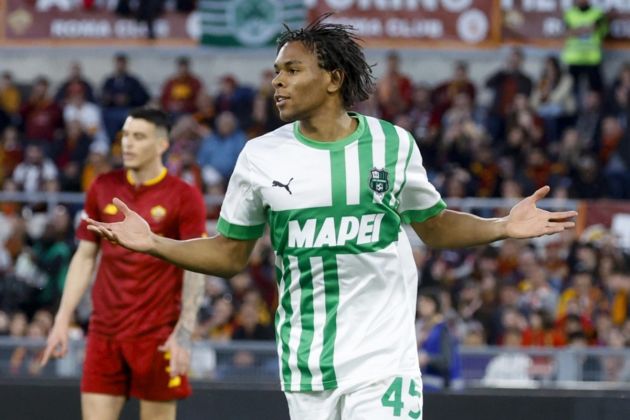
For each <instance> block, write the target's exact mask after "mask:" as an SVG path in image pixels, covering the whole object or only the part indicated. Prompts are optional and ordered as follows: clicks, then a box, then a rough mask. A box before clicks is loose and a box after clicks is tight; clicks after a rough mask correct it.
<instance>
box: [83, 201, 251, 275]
mask: <svg viewBox="0 0 630 420" xmlns="http://www.w3.org/2000/svg"><path fill="white" fill-rule="evenodd" d="M113 203H114V205H115V206H116V207H117V208H118V209H119V210H120V211H121V212H122V213H123V215H124V216H125V219H124V220H123V221H122V222H117V223H103V222H97V221H96V220H92V219H88V220H87V222H88V229H89V230H91V231H92V232H95V233H97V234H99V235H101V236H102V237H104V238H105V239H107V240H108V241H110V242H112V243H115V244H119V245H122V246H124V247H125V248H127V249H130V250H132V251H138V252H144V253H147V254H150V255H153V256H155V257H158V258H161V259H163V260H165V261H168V262H170V263H172V264H175V265H177V266H179V267H181V268H183V269H185V270H189V271H195V272H198V273H205V274H212V275H215V276H221V277H232V276H233V275H235V274H237V273H239V272H241V271H242V270H243V268H245V265H246V264H247V260H248V259H249V255H250V254H251V252H252V249H253V248H254V245H255V244H256V240H255V239H251V240H236V239H230V238H226V237H224V236H221V235H217V236H214V237H212V238H199V239H189V240H185V241H180V240H175V239H169V238H165V237H163V236H159V235H156V234H154V233H153V232H151V229H150V228H149V224H148V223H147V222H146V221H145V220H144V219H143V218H142V217H140V215H138V213H136V212H134V211H132V210H130V209H129V207H127V205H126V204H125V203H123V202H122V201H120V200H119V199H117V198H115V199H114V201H113Z"/></svg>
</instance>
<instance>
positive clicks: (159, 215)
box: [151, 206, 166, 222]
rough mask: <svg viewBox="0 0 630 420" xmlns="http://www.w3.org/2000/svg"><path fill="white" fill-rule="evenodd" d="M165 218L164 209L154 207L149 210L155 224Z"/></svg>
mask: <svg viewBox="0 0 630 420" xmlns="http://www.w3.org/2000/svg"><path fill="white" fill-rule="evenodd" d="M165 216H166V209H165V208H164V207H162V206H155V207H153V208H152V209H151V217H152V218H153V220H155V221H156V222H160V221H162V220H163V219H164V217H165Z"/></svg>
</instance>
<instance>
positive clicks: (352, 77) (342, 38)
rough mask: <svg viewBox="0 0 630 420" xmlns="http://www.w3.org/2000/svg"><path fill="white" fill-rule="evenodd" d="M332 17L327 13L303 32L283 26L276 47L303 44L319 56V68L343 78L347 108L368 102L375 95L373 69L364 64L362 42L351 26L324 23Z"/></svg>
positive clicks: (343, 95) (343, 90)
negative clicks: (339, 73)
mask: <svg viewBox="0 0 630 420" xmlns="http://www.w3.org/2000/svg"><path fill="white" fill-rule="evenodd" d="M330 15H332V13H325V14H323V15H321V16H319V17H318V18H317V19H315V21H314V22H312V23H311V24H309V25H308V26H306V27H305V28H300V29H291V28H289V27H288V26H287V25H284V28H285V30H284V32H282V33H281V34H280V37H279V38H278V41H277V44H278V49H277V51H276V52H279V51H280V49H281V48H282V47H283V46H284V45H285V44H287V43H289V42H301V43H303V44H304V45H305V46H306V48H308V49H309V50H310V51H311V52H313V53H314V54H315V55H316V56H317V61H318V63H319V66H320V67H321V68H322V69H324V70H326V71H334V70H339V71H341V72H342V73H343V75H344V81H343V84H342V85H341V96H342V98H343V104H344V107H345V108H351V107H352V106H353V105H354V104H356V103H358V102H362V101H365V100H366V99H368V98H369V97H370V94H371V93H372V92H373V91H374V76H373V75H372V66H371V65H369V64H368V63H367V62H366V61H365V55H364V54H363V50H362V49H361V46H360V45H359V42H360V41H362V40H361V38H359V37H358V36H357V35H355V34H354V33H353V31H354V27H352V26H351V25H341V24H335V23H324V20H325V19H327V18H328V17H329V16H330Z"/></svg>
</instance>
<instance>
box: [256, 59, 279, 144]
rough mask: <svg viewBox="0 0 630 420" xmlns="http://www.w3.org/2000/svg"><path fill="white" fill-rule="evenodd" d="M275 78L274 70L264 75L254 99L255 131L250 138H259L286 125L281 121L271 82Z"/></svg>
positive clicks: (265, 72) (267, 71)
mask: <svg viewBox="0 0 630 420" xmlns="http://www.w3.org/2000/svg"><path fill="white" fill-rule="evenodd" d="M274 77H275V74H274V72H273V70H266V71H264V72H263V74H262V77H261V81H260V86H259V87H258V92H256V97H255V98H254V104H253V110H252V119H253V129H254V131H253V132H251V133H250V137H257V136H259V135H262V134H264V133H267V132H270V131H273V130H275V129H276V128H278V127H280V126H282V125H283V124H284V123H283V122H282V121H281V120H280V116H279V115H278V108H276V101H275V99H274V97H273V94H274V91H273V86H272V85H271V81H272V80H273V78H274Z"/></svg>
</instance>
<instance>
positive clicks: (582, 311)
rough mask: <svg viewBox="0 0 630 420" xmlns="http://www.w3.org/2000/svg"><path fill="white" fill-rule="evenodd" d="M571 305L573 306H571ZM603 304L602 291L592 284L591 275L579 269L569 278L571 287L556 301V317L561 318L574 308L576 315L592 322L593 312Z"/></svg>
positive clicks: (589, 272) (587, 271)
mask: <svg viewBox="0 0 630 420" xmlns="http://www.w3.org/2000/svg"><path fill="white" fill-rule="evenodd" d="M571 303H573V304H571ZM602 304H603V296H602V291H601V289H599V288H598V287H596V286H595V285H594V284H593V273H592V272H591V271H589V270H584V269H581V270H579V271H577V272H575V273H574V274H573V276H572V277H571V287H569V288H567V289H566V290H565V291H564V292H563V293H562V295H560V299H559V301H558V307H557V317H558V318H561V317H562V316H564V315H565V314H567V313H569V311H570V308H574V310H575V311H576V312H571V313H575V314H577V315H581V316H584V317H585V318H587V319H588V320H590V321H592V320H593V315H594V313H595V310H596V309H598V308H600V307H601V305H602Z"/></svg>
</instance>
